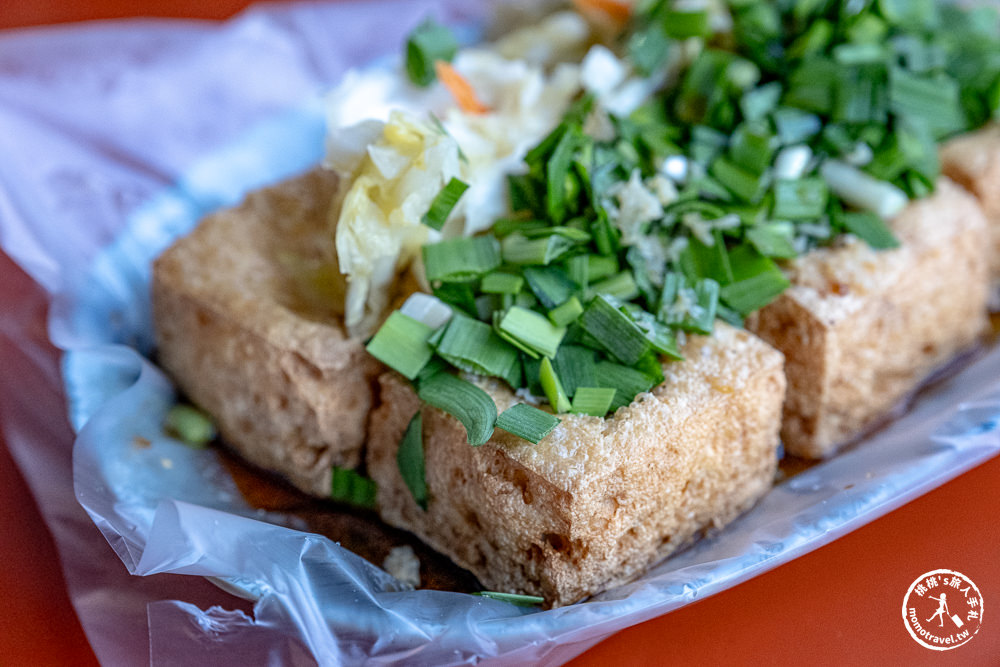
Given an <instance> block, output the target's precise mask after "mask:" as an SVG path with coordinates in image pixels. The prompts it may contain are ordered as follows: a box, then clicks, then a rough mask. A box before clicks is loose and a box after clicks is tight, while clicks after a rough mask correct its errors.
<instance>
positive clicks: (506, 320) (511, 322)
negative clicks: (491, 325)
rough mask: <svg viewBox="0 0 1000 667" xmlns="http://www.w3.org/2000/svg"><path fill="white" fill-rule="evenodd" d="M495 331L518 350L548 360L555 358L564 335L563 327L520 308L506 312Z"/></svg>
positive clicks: (515, 307)
mask: <svg viewBox="0 0 1000 667" xmlns="http://www.w3.org/2000/svg"><path fill="white" fill-rule="evenodd" d="M497 330H498V331H499V332H500V333H502V334H504V337H505V338H506V339H507V340H509V341H511V342H512V343H514V344H515V345H516V346H517V347H519V348H520V349H522V350H527V351H530V352H534V353H536V354H540V355H542V356H543V357H549V358H552V357H554V356H555V354H556V350H558V349H559V343H561V342H562V339H563V336H565V335H566V328H565V327H557V326H555V325H553V324H552V323H551V322H550V321H549V320H548V318H546V317H545V316H544V315H542V314H541V313H536V312H535V311H533V310H528V309H527V308H522V307H520V306H512V307H511V308H509V309H508V310H507V312H506V313H505V314H504V315H503V317H501V318H500V322H499V323H498V324H497Z"/></svg>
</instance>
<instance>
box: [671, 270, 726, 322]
mask: <svg viewBox="0 0 1000 667" xmlns="http://www.w3.org/2000/svg"><path fill="white" fill-rule="evenodd" d="M718 303H719V283H717V282H716V281H714V280H712V279H711V278H702V279H699V280H697V281H695V282H694V285H693V286H690V285H688V283H687V281H686V280H685V278H684V276H682V275H679V274H677V273H669V274H667V275H666V276H665V277H664V280H663V292H662V293H661V295H660V304H659V309H658V311H657V317H658V318H659V319H660V321H662V322H664V323H666V324H670V325H673V326H676V327H678V328H680V329H684V330H686V331H694V332H697V333H701V334H706V335H708V334H710V333H712V327H713V325H714V322H715V313H716V309H717V307H718Z"/></svg>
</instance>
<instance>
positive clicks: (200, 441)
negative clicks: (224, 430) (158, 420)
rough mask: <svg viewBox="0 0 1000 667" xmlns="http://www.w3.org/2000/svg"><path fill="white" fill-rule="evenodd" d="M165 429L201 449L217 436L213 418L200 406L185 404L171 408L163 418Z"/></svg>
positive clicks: (169, 433) (184, 441)
mask: <svg viewBox="0 0 1000 667" xmlns="http://www.w3.org/2000/svg"><path fill="white" fill-rule="evenodd" d="M163 430H164V431H165V432H166V433H167V435H169V436H171V437H174V438H177V439H178V440H180V441H181V442H183V443H184V444H186V445H189V446H191V447H194V448H199V449H200V448H202V447H205V446H206V445H208V443H210V442H212V440H214V439H215V436H216V429H215V422H213V421H212V418H211V417H209V416H208V415H207V414H205V413H204V412H202V411H201V410H199V409H198V408H196V407H194V406H191V405H184V404H177V405H174V406H173V407H171V408H170V410H169V411H168V412H167V416H166V418H165V419H164V420H163Z"/></svg>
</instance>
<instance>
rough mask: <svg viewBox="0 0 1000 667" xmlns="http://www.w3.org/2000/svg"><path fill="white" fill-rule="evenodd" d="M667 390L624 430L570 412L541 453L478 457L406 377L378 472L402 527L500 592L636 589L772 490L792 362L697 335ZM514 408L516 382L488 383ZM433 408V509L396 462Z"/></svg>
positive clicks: (514, 447)
mask: <svg viewBox="0 0 1000 667" xmlns="http://www.w3.org/2000/svg"><path fill="white" fill-rule="evenodd" d="M684 353H685V355H686V357H687V360H686V361H684V362H676V363H669V362H668V363H666V364H665V365H664V372H665V374H666V381H665V382H664V383H663V384H661V385H660V386H658V387H656V388H654V389H653V390H652V391H651V392H649V393H647V394H640V396H638V397H637V398H636V400H635V401H634V402H633V403H632V404H631V405H629V406H626V407H624V408H621V409H619V410H618V411H617V413H616V414H615V415H613V416H612V417H609V418H606V419H605V418H599V417H589V416H583V415H561V418H562V422H561V423H560V424H559V426H557V427H556V429H555V431H553V432H552V433H551V434H550V435H549V436H547V437H546V438H545V439H543V440H542V441H541V442H540V443H538V444H537V445H532V444H530V443H528V442H526V441H524V440H521V439H520V438H517V437H514V436H512V435H511V434H509V433H506V432H504V431H501V430H497V431H496V432H495V433H494V435H493V437H492V438H491V439H490V441H489V442H488V443H486V444H485V445H483V446H481V447H471V446H470V445H469V444H468V443H467V442H466V437H465V430H464V427H462V426H461V424H459V423H458V422H457V421H456V420H455V419H454V418H453V417H451V416H449V415H447V414H445V413H443V412H441V411H440V410H438V409H436V408H431V407H426V406H425V407H423V408H420V401H419V399H418V398H417V396H416V395H415V393H414V392H413V389H412V388H411V387H410V385H409V383H407V382H406V381H405V380H404V379H402V378H401V377H400V376H398V375H396V374H394V373H385V374H383V375H382V376H381V377H380V380H379V382H380V387H381V396H380V404H379V406H378V407H377V408H376V409H375V410H374V411H373V412H372V415H371V420H370V438H369V443H368V444H369V447H368V458H367V461H368V472H369V474H370V475H371V476H372V477H373V478H374V480H375V481H376V483H377V485H378V508H379V512H380V514H381V515H382V518H383V519H384V520H385V521H386V522H387V523H389V524H392V525H395V526H398V527H402V528H405V529H407V530H410V531H412V532H414V533H416V534H417V535H418V536H420V537H421V538H422V539H423V540H424V541H426V542H427V543H428V544H430V545H431V546H433V547H434V548H435V549H437V550H439V551H441V552H442V553H444V554H446V555H448V556H449V557H451V558H452V560H454V561H455V562H456V563H458V564H459V565H461V566H463V567H465V568H467V569H469V570H471V571H472V572H473V574H475V575H476V576H477V577H478V578H479V580H480V581H481V582H482V583H483V584H484V585H485V586H486V587H487V588H490V589H493V590H499V591H510V592H520V593H527V594H535V595H542V596H544V597H545V599H546V602H547V604H549V605H553V606H559V605H565V604H569V603H572V602H575V601H577V600H579V599H581V598H584V597H586V596H589V595H594V594H596V593H599V592H601V591H603V590H605V589H607V588H609V587H611V586H614V585H616V584H620V583H624V582H626V581H628V580H630V579H632V578H634V577H636V576H638V575H639V574H641V573H642V572H643V571H644V570H645V569H646V567H648V566H649V565H650V564H651V563H653V562H655V561H657V560H659V559H661V558H663V557H665V556H666V555H668V554H669V553H671V552H673V551H674V550H676V549H677V548H678V547H679V546H681V545H683V544H685V543H687V542H689V541H690V540H691V539H692V538H693V537H695V536H697V535H699V534H700V533H702V532H703V531H706V530H710V529H714V528H719V527H721V526H723V525H725V524H726V523H728V522H730V521H731V520H732V519H734V518H735V517H736V516H738V515H739V514H740V513H741V512H743V511H745V510H746V509H747V508H749V507H750V506H752V505H753V504H754V503H755V502H756V501H757V500H758V499H759V498H760V497H761V496H762V495H763V494H764V493H766V492H767V490H768V489H769V488H770V486H771V483H772V480H773V478H774V474H775V468H776V464H777V454H776V451H777V446H778V423H779V418H780V411H781V403H782V398H783V396H784V390H785V379H784V375H783V373H782V357H781V355H780V354H779V353H778V352H776V351H775V350H774V349H773V348H771V347H770V346H769V345H767V344H765V343H763V342H762V341H760V340H759V339H758V338H756V337H755V336H752V335H751V334H749V333H747V332H745V331H742V330H737V329H734V328H732V327H729V326H727V325H724V324H721V323H720V324H719V325H718V330H717V332H716V333H715V334H714V335H713V336H712V337H709V338H705V337H691V338H689V339H688V342H687V343H686V346H685V348H684ZM477 382H479V383H480V386H481V387H483V388H484V389H485V390H486V391H487V392H488V393H489V394H490V395H491V396H492V397H493V399H494V401H495V402H496V403H497V406H498V409H499V410H501V411H502V410H504V409H505V408H507V407H508V406H509V405H511V404H513V403H514V402H515V400H516V399H515V397H514V395H513V394H512V393H511V391H510V390H509V388H507V387H506V386H504V385H502V384H501V383H499V382H495V381H490V380H477ZM418 409H422V410H423V424H424V432H423V438H424V449H425V456H426V466H427V484H428V488H429V493H430V501H429V504H428V507H427V510H426V511H424V510H422V509H421V508H420V507H419V506H418V505H417V504H416V503H415V502H414V500H413V498H412V497H411V495H410V492H409V490H408V489H407V487H406V486H405V484H404V483H403V481H402V478H401V476H400V473H399V470H398V466H397V463H396V452H397V449H398V443H399V440H400V438H401V436H402V434H403V432H404V430H405V428H406V426H407V424H408V423H409V421H410V419H411V418H412V416H413V415H414V413H415V412H416V411H417V410H418Z"/></svg>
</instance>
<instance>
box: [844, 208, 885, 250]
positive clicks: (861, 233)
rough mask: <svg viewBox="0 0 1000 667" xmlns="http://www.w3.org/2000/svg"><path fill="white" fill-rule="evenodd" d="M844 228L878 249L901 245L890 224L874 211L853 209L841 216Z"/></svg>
mask: <svg viewBox="0 0 1000 667" xmlns="http://www.w3.org/2000/svg"><path fill="white" fill-rule="evenodd" d="M840 222H841V224H843V226H844V229H846V230H847V231H849V232H850V233H852V234H854V235H855V236H857V237H858V238H859V239H861V240H862V241H864V242H865V243H867V244H868V245H870V246H871V247H872V248H875V249H876V250H888V249H891V248H898V247H899V240H898V239H897V238H896V236H895V235H894V234H893V233H892V230H891V229H889V226H888V225H886V224H885V222H883V221H882V219H881V218H880V217H878V216H877V215H875V214H874V213H869V212H857V211H851V212H848V213H844V214H843V215H842V216H841V217H840Z"/></svg>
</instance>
